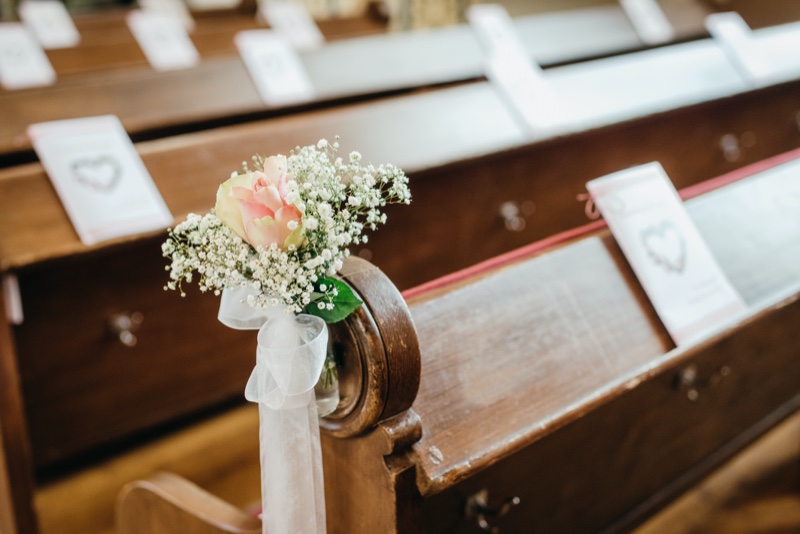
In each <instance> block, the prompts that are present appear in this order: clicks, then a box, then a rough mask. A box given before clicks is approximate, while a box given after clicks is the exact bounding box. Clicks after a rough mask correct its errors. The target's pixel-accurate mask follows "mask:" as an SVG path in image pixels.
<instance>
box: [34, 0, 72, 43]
mask: <svg viewBox="0 0 800 534" xmlns="http://www.w3.org/2000/svg"><path fill="white" fill-rule="evenodd" d="M18 12H19V17H20V19H21V20H22V23H23V24H25V26H27V27H28V29H29V30H30V31H31V32H33V35H34V36H35V37H36V39H37V40H38V41H39V43H41V45H42V47H44V48H47V49H50V48H69V47H73V46H75V45H77V44H78V43H79V42H80V40H81V36H80V34H79V33H78V29H77V28H76V27H75V23H74V22H73V21H72V17H71V16H70V14H69V12H68V11H67V8H66V7H65V6H64V4H62V3H61V2H59V1H58V0H26V1H25V2H22V3H21V4H20V5H19V8H18Z"/></svg>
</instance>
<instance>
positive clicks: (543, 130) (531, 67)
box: [467, 4, 569, 135]
mask: <svg viewBox="0 0 800 534" xmlns="http://www.w3.org/2000/svg"><path fill="white" fill-rule="evenodd" d="M467 20H468V21H469V23H470V26H471V27H472V29H473V31H474V32H475V34H476V36H477V38H478V41H479V42H480V44H481V47H482V48H483V49H484V52H485V54H486V61H485V65H484V69H485V73H486V77H487V78H488V79H489V81H490V82H491V83H492V85H494V87H495V88H496V89H497V90H498V91H499V92H500V94H501V95H502V96H503V98H504V99H505V100H506V102H507V103H508V104H509V105H510V106H511V108H512V109H513V110H514V111H515V113H516V114H517V115H518V116H519V118H521V119H522V121H523V122H524V124H525V126H526V127H527V128H528V129H529V130H530V131H531V133H533V134H534V135H547V134H549V133H551V132H553V131H556V130H559V129H560V128H561V127H562V125H563V124H564V123H565V122H568V117H569V113H568V109H567V107H566V106H565V105H564V103H563V101H562V100H561V98H559V96H558V95H557V94H556V92H555V90H554V89H553V87H552V86H551V85H550V83H548V82H547V80H546V79H545V76H544V73H543V71H542V69H541V68H540V67H539V65H538V64H536V62H535V60H534V59H533V58H531V57H530V55H529V54H528V53H527V51H526V50H525V48H524V46H523V45H522V43H521V42H520V41H519V38H518V37H517V35H516V29H515V28H514V23H513V21H512V19H511V17H510V16H509V14H508V12H507V11H506V9H505V8H504V7H503V6H500V5H498V4H477V5H473V6H470V7H469V9H467Z"/></svg>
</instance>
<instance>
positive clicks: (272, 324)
mask: <svg viewBox="0 0 800 534" xmlns="http://www.w3.org/2000/svg"><path fill="white" fill-rule="evenodd" d="M253 292H254V290H253V289H250V288H237V289H234V290H228V289H226V290H225V291H224V292H223V293H222V300H221V301H220V309H219V320H220V322H222V323H223V324H224V325H226V326H229V327H230V328H236V329H239V330H258V349H257V350H256V366H255V369H253V373H252V374H251V375H250V379H249V380H248V381H247V386H246V387H245V398H246V399H247V400H249V401H251V402H256V403H258V413H259V420H260V431H259V434H260V443H261V499H262V507H263V521H262V523H263V532H264V534H267V533H269V534H306V533H309V534H310V533H324V532H325V494H324V488H323V480H322V450H321V448H320V441H319V423H318V421H317V404H316V402H315V399H314V386H315V385H316V383H317V381H318V380H319V376H320V374H321V373H322V367H323V365H324V363H325V354H326V351H327V347H328V328H327V325H326V324H325V321H323V320H322V319H320V318H319V317H314V316H311V315H294V314H293V313H287V312H286V308H285V307H283V306H275V307H274V308H271V309H269V310H257V309H255V308H253V307H251V306H249V305H248V304H247V296H248V294H251V293H253Z"/></svg>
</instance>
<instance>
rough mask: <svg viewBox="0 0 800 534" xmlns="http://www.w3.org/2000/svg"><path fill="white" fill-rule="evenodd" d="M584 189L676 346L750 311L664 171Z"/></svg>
mask: <svg viewBox="0 0 800 534" xmlns="http://www.w3.org/2000/svg"><path fill="white" fill-rule="evenodd" d="M586 188H587V189H588V191H589V194H590V195H591V197H592V199H593V200H594V202H595V204H596V205H597V207H598V208H599V209H600V212H601V213H602V214H603V218H604V219H605V220H606V222H607V223H608V226H609V228H610V229H611V232H612V234H613V235H614V238H615V239H616V241H617V243H618V244H619V246H620V248H621V249H622V252H623V253H624V254H625V257H626V258H627V260H628V262H629V263H630V265H631V268H633V271H634V272H635V273H636V276H637V278H638V279H639V282H640V283H641V284H642V286H643V288H644V290H645V292H646V293H647V296H648V297H649V298H650V301H651V302H652V304H653V307H654V308H655V310H656V312H657V313H658V315H659V317H660V318H661V320H662V321H663V323H664V326H665V327H666V328H667V331H668V332H669V333H670V335H671V336H672V339H673V340H674V341H675V343H676V344H677V345H679V346H680V345H685V344H689V343H692V342H694V341H697V340H699V339H701V338H703V337H706V336H708V335H709V334H711V333H713V332H714V331H717V330H719V329H720V328H722V327H724V326H725V325H727V324H730V323H731V322H733V321H735V320H736V319H738V318H740V317H741V316H742V315H743V314H744V313H745V312H746V311H747V305H746V304H745V303H744V301H743V300H742V298H741V296H739V294H738V292H737V291H736V289H734V287H733V286H732V285H731V283H730V282H729V281H728V278H727V277H726V276H725V274H724V273H723V271H722V269H721V268H720V266H719V264H718V262H717V260H716V259H715V258H714V256H713V255H712V254H711V251H710V250H709V248H708V246H707V245H706V243H705V241H704V240H703V238H702V236H701V235H700V233H699V232H698V230H697V228H696V226H695V225H694V223H693V222H692V220H691V218H690V217H689V214H688V213H687V211H686V209H685V208H684V206H683V202H682V201H681V199H680V196H678V193H677V191H676V190H675V187H674V186H673V185H672V182H670V180H669V178H668V177H667V174H666V172H664V169H663V168H662V167H661V164H660V163H649V164H647V165H642V166H639V167H634V168H632V169H627V170H624V171H620V172H617V173H614V174H611V175H608V176H605V177H602V178H598V179H596V180H592V181H591V182H589V183H587V184H586Z"/></svg>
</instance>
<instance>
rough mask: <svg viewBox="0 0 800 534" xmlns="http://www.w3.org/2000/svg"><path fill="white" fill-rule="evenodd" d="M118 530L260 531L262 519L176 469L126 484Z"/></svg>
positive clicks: (130, 533)
mask: <svg viewBox="0 0 800 534" xmlns="http://www.w3.org/2000/svg"><path fill="white" fill-rule="evenodd" d="M116 517H117V530H118V532H119V534H137V533H138V534H141V533H145V532H147V533H149V534H174V533H175V532H183V533H185V534H223V533H227V534H258V533H260V532H261V521H260V520H259V519H258V518H257V517H255V516H254V515H253V514H248V513H246V512H244V511H242V510H239V509H237V508H235V507H234V506H232V505H230V504H228V503H227V502H225V501H223V500H221V499H218V498H217V497H215V496H213V495H211V494H209V493H207V492H205V491H203V490H202V489H201V488H200V487H198V486H196V485H194V484H192V483H191V482H189V481H188V480H186V479H185V478H182V477H180V476H178V475H176V474H173V473H166V472H164V473H156V474H154V475H153V476H151V477H149V478H147V479H143V480H137V481H134V482H131V483H129V484H127V485H126V486H125V487H124V488H123V489H122V491H121V492H120V495H119V499H118V502H117V514H116Z"/></svg>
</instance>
